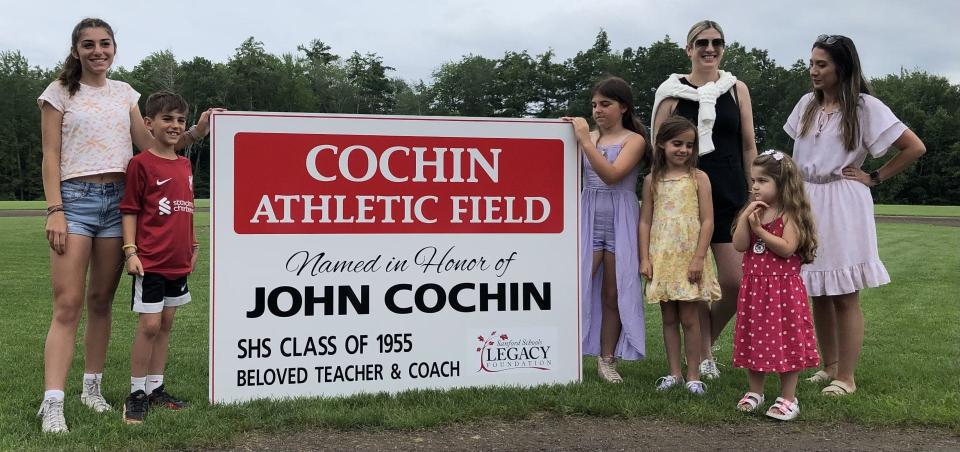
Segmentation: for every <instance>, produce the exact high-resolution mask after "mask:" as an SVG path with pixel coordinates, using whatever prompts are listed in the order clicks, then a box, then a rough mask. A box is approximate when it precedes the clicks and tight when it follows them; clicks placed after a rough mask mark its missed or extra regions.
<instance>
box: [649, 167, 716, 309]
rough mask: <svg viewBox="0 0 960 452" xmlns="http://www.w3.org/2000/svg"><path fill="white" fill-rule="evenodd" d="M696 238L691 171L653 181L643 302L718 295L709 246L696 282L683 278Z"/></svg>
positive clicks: (697, 228) (695, 201)
mask: <svg viewBox="0 0 960 452" xmlns="http://www.w3.org/2000/svg"><path fill="white" fill-rule="evenodd" d="M699 238H700V203H699V201H698V198H697V182H696V179H695V178H694V175H693V174H684V175H682V176H679V177H674V178H670V179H662V180H660V181H659V182H657V192H656V194H655V195H654V199H653V219H652V220H651V225H650V261H651V264H652V266H653V280H651V281H648V282H647V285H646V299H647V303H659V302H662V301H670V300H674V301H716V300H719V299H720V283H719V282H717V270H716V266H715V264H714V260H713V253H712V252H711V251H710V248H707V257H706V259H705V260H704V263H703V276H702V277H701V279H700V283H699V284H693V283H691V282H690V281H688V280H687V269H688V268H689V266H690V260H691V259H693V256H694V254H695V253H696V251H697V240H699Z"/></svg>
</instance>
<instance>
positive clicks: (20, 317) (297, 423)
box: [0, 213, 960, 450]
mask: <svg viewBox="0 0 960 452" xmlns="http://www.w3.org/2000/svg"><path fill="white" fill-rule="evenodd" d="M197 220H198V224H200V225H202V226H201V228H202V229H201V231H200V233H199V234H198V235H199V236H200V237H202V238H204V239H203V240H204V242H205V237H207V234H206V229H205V228H206V225H207V221H208V215H207V214H206V213H203V214H198V216H197ZM878 229H879V237H880V250H881V254H882V257H883V259H884V262H885V263H886V265H887V268H888V270H889V272H890V274H891V276H892V278H893V281H894V283H893V284H890V285H887V286H884V287H882V288H878V289H872V290H868V291H865V292H864V293H863V296H862V303H863V307H864V311H865V315H866V318H867V328H866V341H865V343H864V350H863V355H862V358H861V361H860V365H861V367H860V372H858V380H857V383H858V385H859V387H860V390H859V391H858V392H857V394H855V395H853V396H851V397H848V398H845V399H828V398H823V397H820V396H819V395H817V388H814V387H811V386H807V385H803V386H801V388H800V391H799V394H798V397H799V398H800V399H801V400H802V401H803V402H802V403H803V413H802V415H801V418H800V420H799V421H798V425H814V426H815V425H822V424H835V423H837V422H853V423H857V424H862V425H866V426H871V427H884V426H904V425H909V426H927V427H938V428H947V429H951V430H952V431H953V432H955V433H960V379H958V377H957V375H960V347H958V344H960V327H958V325H960V308H958V305H957V295H956V294H957V293H960V277H958V269H960V253H958V252H957V250H960V229H958V228H948V227H941V226H927V225H912V224H880V225H879V227H878ZM42 231H43V219H42V218H41V217H21V218H0V244H2V245H0V249H2V250H3V254H4V259H3V260H2V261H0V293H2V294H3V302H4V305H5V307H6V309H5V312H4V316H3V317H2V318H0V347H2V350H3V358H4V359H3V364H4V365H3V366H2V367H0V369H2V373H0V385H2V386H0V387H2V388H3V389H2V394H3V395H4V397H3V399H2V400H0V425H2V426H3V428H2V429H0V450H13V449H16V450H19V449H75V448H82V449H94V448H96V449H158V448H162V449H167V448H186V447H204V446H206V447H216V446H221V447H222V446H224V445H225V444H226V442H227V441H229V440H231V439H232V438H236V437H237V436H238V434H239V433H241V432H245V431H251V430H257V431H266V432H284V431H297V430H304V429H309V428H312V427H316V426H324V427H331V428H338V429H408V428H420V427H430V426H436V425H440V424H444V423H454V422H456V423H464V422H471V421H472V420H476V419H482V418H497V419H517V418H523V417H527V416H529V415H531V414H533V413H536V412H550V413H557V414H577V415H588V416H616V417H655V418H659V419H669V420H676V421H680V422H685V423H691V424H697V425H702V424H714V425H731V424H732V425H737V424H746V423H756V422H764V421H762V420H759V419H758V418H757V417H753V416H742V415H740V414H739V413H737V412H735V411H734V408H733V406H734V404H735V402H736V400H738V399H739V397H740V396H741V395H742V394H743V392H744V391H745V389H746V376H745V374H744V373H743V372H742V371H741V370H735V369H731V368H730V367H729V365H728V366H726V367H722V368H721V371H722V372H724V375H723V377H721V379H720V380H719V381H717V382H714V383H711V384H710V386H709V392H708V393H707V395H706V396H704V397H702V398H697V397H693V396H689V395H687V394H686V393H684V392H682V391H675V392H670V393H667V394H660V393H657V392H655V391H654V389H653V385H654V382H655V380H656V379H657V378H658V377H660V376H661V375H663V374H664V373H665V371H666V362H665V359H664V355H663V346H662V342H661V339H660V337H661V336H660V315H659V310H658V309H657V308H656V307H648V309H647V343H648V350H647V352H648V356H649V357H648V359H646V360H644V361H641V362H635V363H625V364H623V365H622V366H621V370H622V373H623V376H624V378H625V380H626V382H625V383H624V384H622V385H616V386H614V385H608V384H603V383H601V382H600V381H599V380H598V378H597V377H596V366H595V361H594V360H593V359H590V358H587V359H586V365H585V367H584V382H583V383H582V384H578V385H567V386H550V387H540V388H535V389H516V388H491V389H461V390H453V391H446V392H440V391H411V392H405V393H401V394H398V395H393V396H391V395H384V394H375V395H363V396H356V397H349V398H338V399H300V400H289V401H258V402H252V403H247V404H242V405H233V406H210V405H208V404H207V402H206V398H207V343H208V329H207V324H208V322H207V308H208V299H207V295H206V294H207V289H208V286H207V282H208V274H207V271H206V266H207V261H206V255H205V254H204V255H202V257H201V262H200V263H199V265H198V267H199V268H200V269H202V270H200V271H198V273H197V274H196V275H194V276H192V277H191V287H192V292H193V294H194V301H193V303H191V304H190V305H188V306H187V307H185V308H184V309H182V310H181V311H180V312H179V313H178V314H177V323H176V326H175V327H174V332H173V336H172V340H171V344H170V347H171V356H172V361H171V365H170V366H169V368H168V369H167V372H166V377H167V381H168V384H169V387H170V389H171V392H174V393H175V394H177V395H179V396H181V397H183V398H185V399H187V400H189V401H191V402H193V403H194V407H192V408H189V409H187V410H184V411H181V412H177V413H174V412H169V411H164V410H157V411H153V412H151V414H150V418H149V421H148V423H147V424H145V425H143V426H138V427H130V426H125V425H123V423H122V422H121V420H120V412H119V411H116V410H115V411H113V412H109V413H105V414H94V413H93V412H91V411H89V410H88V409H86V408H85V407H83V406H82V405H81V404H80V401H79V397H78V394H79V391H80V385H79V381H80V377H81V372H82V366H83V357H82V337H78V339H77V353H76V354H75V358H74V363H73V366H72V368H71V373H70V376H69V378H68V387H67V402H66V415H67V421H68V424H69V426H70V430H71V432H70V433H69V434H68V435H41V434H40V432H39V420H38V419H37V418H36V416H35V415H36V412H37V408H38V407H39V404H40V398H41V396H42V392H43V380H42V378H43V377H42V376H43V357H42V351H43V341H44V337H45V335H46V331H47V328H48V326H49V322H50V313H51V302H50V299H51V290H50V283H49V279H48V275H49V270H48V256H47V246H46V243H45V241H44V240H43V232H42ZM207 249H208V248H207V244H206V243H203V250H207ZM128 297H129V280H127V279H126V278H124V279H123V280H122V281H121V288H120V290H119V291H118V293H117V298H116V300H117V301H116V303H115V305H114V321H113V325H114V329H113V333H112V341H111V343H110V348H109V351H108V358H107V369H106V371H105V380H104V385H105V386H104V393H105V395H106V397H107V399H108V400H109V401H110V402H111V403H112V404H113V405H114V407H115V408H116V407H119V406H120V405H121V403H122V399H123V397H125V395H126V393H127V390H128V382H129V351H130V344H131V341H132V337H133V328H134V325H135V323H136V320H135V315H134V314H132V313H131V312H130V310H129V305H128V302H127V300H128V299H129V298H128ZM82 328H83V326H82V325H81V331H82ZM730 330H732V328H728V329H727V331H726V334H725V336H724V338H723V339H722V340H721V343H722V344H723V348H722V350H721V351H720V352H719V354H718V360H719V361H720V362H721V363H730V361H731V357H730V353H731V345H730V341H731V339H730ZM775 391H776V381H775V380H774V379H770V381H769V382H768V386H767V390H766V392H767V395H768V396H770V395H772V394H774V393H775Z"/></svg>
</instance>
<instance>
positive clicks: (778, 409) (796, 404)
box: [767, 397, 800, 421]
mask: <svg viewBox="0 0 960 452" xmlns="http://www.w3.org/2000/svg"><path fill="white" fill-rule="evenodd" d="M799 415H800V400H798V399H796V398H794V399H793V402H791V401H789V400H787V399H784V398H783V397H777V401H776V402H775V403H774V404H773V405H771V406H770V409H768V410H767V416H768V417H772V418H774V419H779V420H781V421H792V420H794V419H796V418H797V416H799Z"/></svg>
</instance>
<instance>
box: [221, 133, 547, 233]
mask: <svg viewBox="0 0 960 452" xmlns="http://www.w3.org/2000/svg"><path fill="white" fill-rule="evenodd" d="M234 149H235V153H234V195H235V198H234V230H235V231H236V232H237V233H238V234H342V233H349V234H364V233H367V234H370V233H377V234H382V233H394V234H395V233H448V234H449V233H454V234H455V233H551V232H553V233H556V232H561V231H562V230H563V174H562V171H563V159H564V155H563V142H562V141H560V140H548V139H520V138H464V137H419V136H379V135H376V136H372V135H319V134H284V133H238V134H236V136H235V141H234Z"/></svg>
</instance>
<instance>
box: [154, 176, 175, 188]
mask: <svg viewBox="0 0 960 452" xmlns="http://www.w3.org/2000/svg"><path fill="white" fill-rule="evenodd" d="M171 180H173V178H172V177H168V178H166V179H164V180H160V179H157V186H158V187H159V186H161V185H163V184H165V183H167V182H170V181H171Z"/></svg>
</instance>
